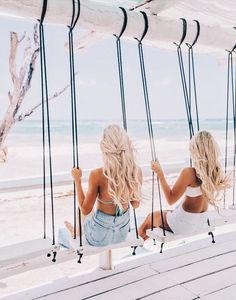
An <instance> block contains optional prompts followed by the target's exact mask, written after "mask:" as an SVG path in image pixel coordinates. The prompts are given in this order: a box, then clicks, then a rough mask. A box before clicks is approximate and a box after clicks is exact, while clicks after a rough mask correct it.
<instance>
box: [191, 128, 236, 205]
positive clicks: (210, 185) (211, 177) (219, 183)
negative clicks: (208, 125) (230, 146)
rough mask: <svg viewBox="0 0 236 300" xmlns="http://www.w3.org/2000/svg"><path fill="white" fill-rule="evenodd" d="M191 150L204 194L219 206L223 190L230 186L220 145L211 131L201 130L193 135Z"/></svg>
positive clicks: (211, 202)
mask: <svg viewBox="0 0 236 300" xmlns="http://www.w3.org/2000/svg"><path fill="white" fill-rule="evenodd" d="M189 150H190V154H191V158H192V162H193V167H194V168H195V170H196V176H197V178H198V179H200V181H201V190H202V192H203V195H204V196H205V197H206V198H207V200H208V202H209V203H210V204H211V205H213V206H214V207H217V206H218V205H217V202H219V201H220V200H221V198H222V192H223V191H224V190H225V189H226V188H228V187H230V180H229V177H228V176H226V175H225V172H224V171H223V168H222V166H221V163H220V159H219V155H220V151H219V146H218V144H217V143H216V141H215V140H214V138H213V136H212V135H211V134H210V133H209V132H207V131H200V132H198V133H197V134H196V135H194V136H193V137H192V139H191V141H190V147H189Z"/></svg>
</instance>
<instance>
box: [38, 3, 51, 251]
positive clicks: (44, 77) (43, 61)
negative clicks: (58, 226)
mask: <svg viewBox="0 0 236 300" xmlns="http://www.w3.org/2000/svg"><path fill="white" fill-rule="evenodd" d="M46 11H47V0H44V1H43V8H42V13H41V18H40V19H39V20H38V22H39V39H40V67H41V92H42V95H41V97H42V99H41V102H42V137H43V199H44V238H46V134H45V133H47V138H48V159H49V178H50V196H51V218H52V244H53V245H55V219H54V196H53V195H54V194H53V178H52V177H53V169H52V150H51V134H50V132H51V130H50V112H49V101H48V81H47V64H46V50H45V37H44V27H43V21H44V18H45V15H46ZM44 103H46V106H45V105H44ZM45 113H46V120H45ZM45 123H46V124H45ZM46 125H47V132H46V130H45V127H46Z"/></svg>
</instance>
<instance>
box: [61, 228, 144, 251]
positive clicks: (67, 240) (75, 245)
mask: <svg viewBox="0 0 236 300" xmlns="http://www.w3.org/2000/svg"><path fill="white" fill-rule="evenodd" d="M58 243H59V244H60V245H61V246H64V247H66V248H72V249H74V250H75V251H77V253H80V254H83V256H86V255H93V254H98V253H101V252H105V251H107V250H112V249H118V248H125V247H138V246H143V244H144V241H143V239H142V238H138V239H137V237H136V234H135V232H129V233H128V236H127V238H126V240H125V241H123V242H121V243H116V244H110V245H107V246H102V247H95V246H92V245H89V244H88V242H87V240H86V238H85V236H84V235H83V237H82V247H81V246H80V239H79V238H76V239H74V238H73V237H72V236H71V235H70V234H69V233H68V231H67V229H66V228H63V229H60V231H59V237H58Z"/></svg>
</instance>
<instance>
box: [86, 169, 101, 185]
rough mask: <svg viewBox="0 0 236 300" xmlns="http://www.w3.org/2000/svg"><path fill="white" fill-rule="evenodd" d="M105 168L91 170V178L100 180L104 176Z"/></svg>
mask: <svg viewBox="0 0 236 300" xmlns="http://www.w3.org/2000/svg"><path fill="white" fill-rule="evenodd" d="M103 176H104V175H103V169H102V168H97V169H93V170H91V171H90V174H89V178H90V180H93V181H97V182H98V181H99V180H100V179H101V178H102V177H103Z"/></svg>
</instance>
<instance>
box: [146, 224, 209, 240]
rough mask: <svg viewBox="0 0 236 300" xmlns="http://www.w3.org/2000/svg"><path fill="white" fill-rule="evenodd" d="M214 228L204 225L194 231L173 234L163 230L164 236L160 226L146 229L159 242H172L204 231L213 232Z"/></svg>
mask: <svg viewBox="0 0 236 300" xmlns="http://www.w3.org/2000/svg"><path fill="white" fill-rule="evenodd" d="M214 230H215V227H214V226H212V225H211V226H205V227H203V228H201V230H199V231H197V232H194V233H186V234H174V233H173V232H170V231H167V230H165V234H166V235H165V236H164V235H163V229H162V228H153V230H151V229H149V230H147V235H148V236H149V237H150V238H152V239H154V240H157V241H159V242H161V243H167V242H172V241H176V240H182V239H184V238H187V237H191V236H195V235H200V234H204V233H207V234H208V233H209V232H213V231H214Z"/></svg>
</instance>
